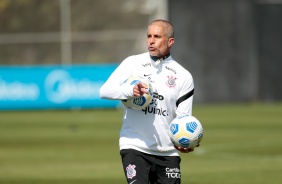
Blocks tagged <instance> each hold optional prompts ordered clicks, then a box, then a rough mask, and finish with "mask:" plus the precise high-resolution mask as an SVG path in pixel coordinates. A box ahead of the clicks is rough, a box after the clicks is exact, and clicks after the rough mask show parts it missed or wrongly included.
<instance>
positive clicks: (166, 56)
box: [150, 53, 170, 61]
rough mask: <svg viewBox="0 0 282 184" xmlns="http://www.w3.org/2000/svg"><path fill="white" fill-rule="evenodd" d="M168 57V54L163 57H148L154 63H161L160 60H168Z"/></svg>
mask: <svg viewBox="0 0 282 184" xmlns="http://www.w3.org/2000/svg"><path fill="white" fill-rule="evenodd" d="M169 56H170V53H168V54H167V55H165V56H163V57H158V56H151V55H150V57H151V59H152V60H154V61H158V60H160V61H162V60H165V59H166V58H168V57H169Z"/></svg>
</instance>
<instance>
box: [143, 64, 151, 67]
mask: <svg viewBox="0 0 282 184" xmlns="http://www.w3.org/2000/svg"><path fill="white" fill-rule="evenodd" d="M142 66H143V67H147V66H152V65H151V63H145V64H142Z"/></svg>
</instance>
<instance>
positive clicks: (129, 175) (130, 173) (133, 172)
mask: <svg viewBox="0 0 282 184" xmlns="http://www.w3.org/2000/svg"><path fill="white" fill-rule="evenodd" d="M135 167H136V166H135V165H131V164H129V165H128V166H127V167H126V176H127V178H128V179H132V178H133V177H134V176H136V170H135Z"/></svg>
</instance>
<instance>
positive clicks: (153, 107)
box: [142, 92, 168, 116]
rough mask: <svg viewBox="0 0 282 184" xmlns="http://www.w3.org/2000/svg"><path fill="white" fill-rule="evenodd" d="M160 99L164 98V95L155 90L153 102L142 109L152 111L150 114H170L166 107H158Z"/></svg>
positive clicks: (145, 111)
mask: <svg viewBox="0 0 282 184" xmlns="http://www.w3.org/2000/svg"><path fill="white" fill-rule="evenodd" d="M158 100H164V96H163V95H160V94H158V93H157V92H154V93H153V99H152V101H151V103H150V104H149V105H148V106H147V107H145V108H144V109H142V111H143V112H144V113H145V114H147V113H150V114H156V115H160V116H168V113H167V110H166V109H162V108H157V105H158Z"/></svg>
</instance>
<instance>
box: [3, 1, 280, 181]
mask: <svg viewBox="0 0 282 184" xmlns="http://www.w3.org/2000/svg"><path fill="white" fill-rule="evenodd" d="M154 19H167V20H169V21H170V22H171V23H172V24H173V25H174V29H175V44H174V46H173V49H172V56H173V58H174V59H175V60H176V61H178V62H179V63H180V64H182V65H183V66H184V67H185V68H186V69H188V70H189V71H190V72H191V73H192V75H193V77H194V82H195V95H194V104H195V105H194V108H193V114H195V116H196V117H198V118H199V119H200V120H201V121H202V123H203V125H204V127H205V137H204V139H203V144H202V145H201V147H200V148H197V150H196V151H195V152H194V153H192V154H189V155H185V156H184V155H183V157H182V160H183V161H182V162H183V166H182V172H183V181H184V183H186V182H187V181H188V182H187V183H195V184H196V183H197V184H211V183H217V184H218V183H222V184H223V183H226V184H232V183H234V184H240V183H241V184H243V183H244V184H250V183H254V184H264V183H277V184H278V183H280V182H281V180H282V178H281V173H280V172H281V170H282V168H281V166H282V159H281V158H282V155H281V153H282V150H281V148H282V142H281V140H282V139H281V130H282V127H281V126H282V116H281V115H282V106H281V100H282V52H281V49H282V34H281V33H282V0H212V1H211V0H48V1H47V0H0V110H1V111H0V183H9V184H10V183H20V184H23V183H27V184H31V183H42V184H46V183H48V184H49V183H52V184H54V183H60V184H64V183H66V184H70V183H79V184H82V183H84V184H86V183H124V181H125V178H124V176H123V171H122V168H121V163H120V158H119V151H118V137H119V135H118V134H119V129H120V123H121V115H122V111H121V110H120V108H116V107H120V105H121V103H120V102H118V101H111V100H102V99H100V98H99V88H100V87H101V85H102V84H103V83H104V82H105V80H106V79H107V78H108V77H109V75H110V74H111V72H112V71H113V70H114V69H115V68H116V67H117V66H118V64H119V63H120V62H122V60H124V59H125V58H126V57H128V56H130V55H134V54H139V53H142V52H147V48H146V47H147V46H146V31H147V25H148V23H149V22H150V21H152V20H154ZM58 109H60V110H58ZM70 109H72V110H70ZM211 181H212V182H211Z"/></svg>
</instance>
